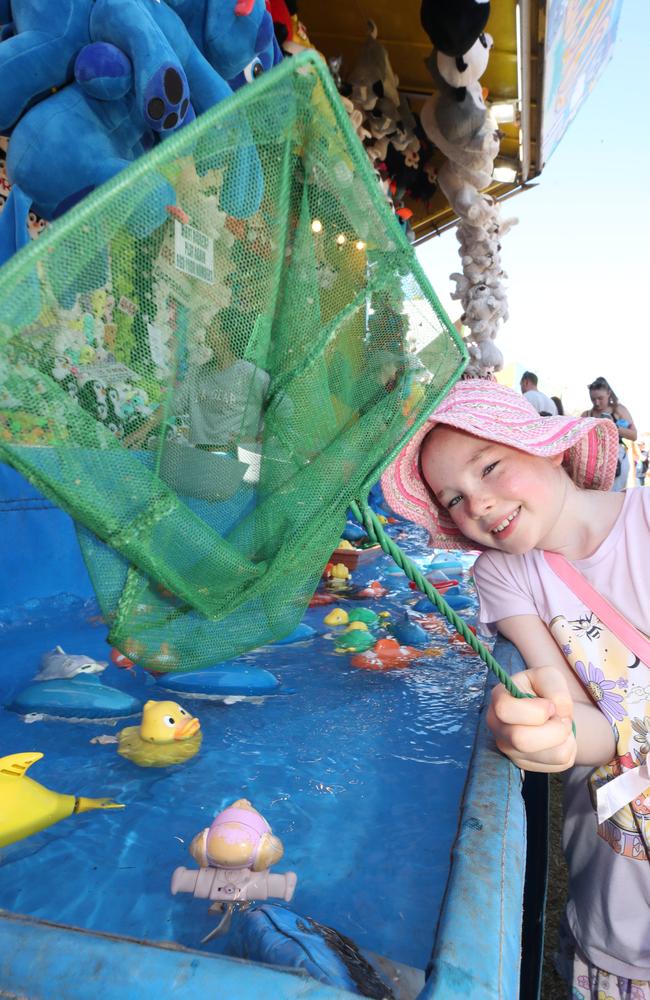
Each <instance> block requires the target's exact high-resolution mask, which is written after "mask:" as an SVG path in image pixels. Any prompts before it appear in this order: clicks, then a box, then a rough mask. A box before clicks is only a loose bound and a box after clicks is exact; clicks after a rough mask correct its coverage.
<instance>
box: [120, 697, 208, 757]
mask: <svg viewBox="0 0 650 1000" xmlns="http://www.w3.org/2000/svg"><path fill="white" fill-rule="evenodd" d="M202 739H203V734H202V732H201V723H200V722H199V720H198V719H195V718H194V717H193V716H191V715H190V713H189V712H186V711H185V709H184V708H181V706H180V705H178V704H177V703H176V702H175V701H147V702H145V705H144V708H143V709H142V720H141V722H140V725H139V726H127V727H126V729H123V730H122V731H121V732H120V733H119V734H118V747H117V752H118V753H119V754H121V755H122V756H123V757H126V758H127V759H128V760H131V761H133V763H134V764H138V765H139V766H140V767H168V766H169V765H171V764H183V763H184V762H185V761H186V760H190V758H191V757H194V755H195V754H197V753H198V752H199V748H200V746H201V741H202Z"/></svg>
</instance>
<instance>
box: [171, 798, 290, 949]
mask: <svg viewBox="0 0 650 1000" xmlns="http://www.w3.org/2000/svg"><path fill="white" fill-rule="evenodd" d="M190 854H191V855H192V857H193V858H194V860H195V861H197V862H198V863H199V865H200V866H201V867H200V869H199V870H198V871H197V870H196V869H191V868H183V867H181V868H176V870H175V871H174V873H173V875H172V881H171V891H172V894H173V895H176V893H178V892H191V893H193V894H194V895H195V896H196V897H197V898H198V899H211V900H213V905H212V906H211V907H210V913H220V912H223V913H224V916H223V918H222V920H221V921H220V923H219V924H218V926H217V927H216V928H215V929H214V930H213V931H211V932H210V933H209V934H208V935H207V936H206V937H204V938H203V941H202V943H204V942H206V941H209V940H210V939H211V938H213V937H215V936H216V935H217V934H222V933H224V932H225V931H226V930H228V928H229V926H230V921H231V919H232V915H233V911H234V909H235V908H240V909H244V908H246V907H247V906H249V905H250V903H251V902H252V901H253V900H256V899H268V898H269V897H271V896H273V897H276V898H279V899H284V900H285V902H287V903H288V902H289V901H290V900H291V899H292V897H293V894H294V891H295V888H296V883H297V881H298V877H297V875H296V873H295V872H285V873H284V874H282V875H276V874H271V873H270V872H269V868H270V867H271V865H274V864H276V862H278V861H279V860H280V858H281V857H282V855H283V854H284V847H283V846H282V841H281V840H280V839H279V838H278V837H276V836H274V834H273V833H272V831H271V827H270V826H269V824H268V823H267V822H266V820H265V819H264V817H263V816H262V815H261V814H260V813H258V811H257V810H256V809H254V808H253V806H252V805H251V804H250V802H249V801H248V799H237V801H236V802H233V803H232V805H230V806H228V807H227V808H226V809H224V810H223V811H222V812H220V813H219V814H218V815H217V816H215V818H214V819H213V821H212V824H211V825H210V826H209V827H206V828H205V829H204V830H201V832H200V833H197V834H196V836H195V837H194V838H193V840H192V843H191V844H190Z"/></svg>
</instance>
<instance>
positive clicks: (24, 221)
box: [0, 0, 282, 262]
mask: <svg viewBox="0 0 650 1000" xmlns="http://www.w3.org/2000/svg"><path fill="white" fill-rule="evenodd" d="M50 7H51V5H49V4H47V3H46V2H45V0H12V3H11V11H10V13H11V18H12V20H11V22H10V23H9V24H5V29H4V33H3V40H2V41H0V88H1V89H2V93H3V101H2V114H1V115H0V131H3V130H4V131H11V141H10V143H9V149H8V152H7V155H6V164H5V173H4V177H5V187H6V190H3V191H2V192H1V193H2V194H3V195H4V196H5V198H6V204H5V206H4V210H3V213H2V216H0V262H2V261H3V260H5V259H6V258H7V257H8V256H10V255H11V253H12V252H15V250H17V249H19V247H20V246H21V245H23V244H24V243H25V242H27V240H28V239H29V232H28V220H29V213H30V212H32V213H33V214H34V215H35V216H36V217H40V218H42V219H45V220H52V219H55V218H58V217H59V216H60V215H62V214H63V213H64V212H65V211H67V209H68V208H70V207H71V206H72V205H74V204H75V203H76V202H77V201H79V200H80V199H81V198H82V197H84V195H86V194H87V193H88V192H90V191H92V190H93V189H94V188H96V187H98V186H99V185H100V184H102V183H103V182H104V181H106V180H108V179H110V178H111V177H113V176H115V174H116V173H118V172H119V171H120V170H122V169H123V168H124V167H126V166H127V165H128V164H129V163H131V162H132V161H133V160H135V159H136V158H137V157H138V156H139V155H141V154H142V153H144V152H146V151H147V150H148V149H150V148H151V147H152V146H153V145H155V144H156V143H157V142H159V141H161V140H162V139H164V138H165V136H167V135H169V134H171V133H173V132H174V131H176V130H177V129H178V128H180V127H182V126H183V125H185V124H188V123H189V122H191V121H193V120H194V117H195V115H196V114H201V113H202V112H204V111H207V110H208V109H209V108H210V107H212V106H213V105H214V104H216V103H218V102H219V101H221V100H223V98H224V97H227V96H229V95H230V94H232V92H233V90H236V89H237V88H239V87H241V86H243V85H244V84H246V83H249V82H251V81H252V80H254V79H255V78H256V77H257V76H259V74H260V73H262V72H264V71H265V70H267V69H269V68H270V67H271V66H273V65H274V64H275V63H277V62H279V60H280V59H281V58H282V54H281V52H280V49H279V47H278V45H277V43H276V40H275V36H274V32H273V22H272V19H271V15H270V14H269V13H268V11H267V9H266V5H265V3H264V0H160V2H156V3H152V2H151V0H61V2H60V3H57V5H56V12H55V13H54V14H52V13H51V10H50ZM3 12H4V16H5V17H7V12H6V11H3V8H2V5H1V4H0V16H1V15H2V13H3ZM43 25H47V28H46V29H44V28H43ZM239 146H240V149H239V152H238V156H237V158H236V160H235V162H234V165H233V166H232V167H231V169H230V170H229V171H227V176H226V177H225V178H224V183H223V187H222V192H221V201H222V208H223V210H224V211H226V212H227V213H228V214H231V215H233V216H235V217H237V218H247V217H249V216H250V215H252V214H253V213H254V212H255V211H256V210H257V208H258V207H259V204H260V202H261V198H262V193H263V191H262V185H263V181H262V175H261V168H260V164H259V160H258V157H257V153H256V151H255V148H254V145H253V144H252V142H251V140H250V139H249V137H248V136H247V133H246V128H245V126H244V125H243V124H242V127H241V136H240V144H239ZM44 150H45V151H46V154H47V155H43V152H44ZM173 202H174V192H173V189H172V188H171V186H170V185H169V184H168V183H167V181H166V180H165V179H164V178H163V177H160V178H159V180H158V182H157V183H154V184H153V185H152V186H151V189H150V190H149V191H147V198H146V206H143V209H142V211H141V212H140V213H139V214H138V213H136V215H135V217H134V218H133V219H132V220H130V224H131V225H132V228H133V231H134V232H135V233H136V234H137V235H145V234H146V233H148V232H151V231H152V230H153V229H154V228H156V227H157V226H158V225H160V223H161V222H162V221H164V219H165V218H166V214H165V213H166V210H167V207H168V206H169V205H170V204H172V205H173Z"/></svg>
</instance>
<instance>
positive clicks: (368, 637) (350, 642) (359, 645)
mask: <svg viewBox="0 0 650 1000" xmlns="http://www.w3.org/2000/svg"><path fill="white" fill-rule="evenodd" d="M375 641H376V640H375V636H374V635H373V634H372V632H370V631H368V630H366V631H365V632H363V631H361V632H360V631H354V632H348V631H347V629H346V630H345V632H344V633H343V635H340V636H338V637H337V639H336V642H335V648H336V652H337V653H363V652H365V650H366V649H370V647H371V646H374V644H375Z"/></svg>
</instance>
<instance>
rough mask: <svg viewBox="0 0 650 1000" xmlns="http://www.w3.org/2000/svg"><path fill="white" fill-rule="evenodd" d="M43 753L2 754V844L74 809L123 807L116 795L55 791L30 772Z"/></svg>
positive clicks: (41, 826)
mask: <svg viewBox="0 0 650 1000" xmlns="http://www.w3.org/2000/svg"><path fill="white" fill-rule="evenodd" d="M42 756H43V754H42V753H13V754H10V755H9V756H8V757H0V803H1V806H2V807H1V808H0V847H6V846H7V844H13V843H14V842H15V841H17V840H22V839H23V838H24V837H31V835H32V834H33V833H38V832H39V830H44V829H45V828H46V827H48V826H52V824H54V823H58V822H59V820H62V819H66V817H68V816H72V814H73V813H82V812H90V810H91V809H123V808H124V806H123V805H121V804H120V803H119V802H114V801H113V800H112V799H87V798H84V797H83V796H80V795H64V794H62V793H61V792H53V791H51V789H49V788H46V787H45V786H44V785H39V783H38V782H37V781H34V780H33V779H32V778H28V777H27V776H26V772H27V769H28V768H29V767H31V765H32V764H34V763H35V762H36V761H37V760H41V758H42Z"/></svg>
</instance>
